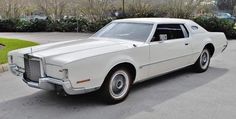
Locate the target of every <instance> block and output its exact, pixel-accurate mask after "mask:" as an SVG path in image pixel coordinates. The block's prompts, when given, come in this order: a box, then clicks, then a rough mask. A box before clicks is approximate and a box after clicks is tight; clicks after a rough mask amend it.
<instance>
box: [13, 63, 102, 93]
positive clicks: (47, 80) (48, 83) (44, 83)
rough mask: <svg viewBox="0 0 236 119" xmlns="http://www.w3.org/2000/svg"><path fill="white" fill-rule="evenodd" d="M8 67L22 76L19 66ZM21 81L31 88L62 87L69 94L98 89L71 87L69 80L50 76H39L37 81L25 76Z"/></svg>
mask: <svg viewBox="0 0 236 119" xmlns="http://www.w3.org/2000/svg"><path fill="white" fill-rule="evenodd" d="M9 68H10V70H11V72H12V73H13V74H15V75H17V76H22V77H24V76H23V74H24V71H23V70H24V69H23V68H20V67H18V66H17V65H9ZM23 81H24V82H25V83H26V84H27V85H28V86H30V87H32V88H38V89H44V90H50V91H57V87H62V89H63V90H64V91H65V92H66V93H67V94H69V95H77V94H84V93H89V92H92V91H96V90H98V89H99V87H96V88H89V89H87V88H85V87H81V88H73V87H72V85H71V82H70V81H69V80H68V81H63V80H59V79H55V78H51V77H43V78H39V81H38V82H33V81H30V80H27V79H25V78H23Z"/></svg>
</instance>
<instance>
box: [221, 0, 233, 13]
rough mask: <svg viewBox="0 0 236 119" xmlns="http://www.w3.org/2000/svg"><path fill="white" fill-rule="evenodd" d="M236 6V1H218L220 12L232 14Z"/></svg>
mask: <svg viewBox="0 0 236 119" xmlns="http://www.w3.org/2000/svg"><path fill="white" fill-rule="evenodd" d="M235 5H236V0H218V2H217V6H218V7H219V9H220V10H227V11H230V12H232V11H233V10H234V6H235Z"/></svg>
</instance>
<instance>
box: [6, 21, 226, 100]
mask: <svg viewBox="0 0 236 119" xmlns="http://www.w3.org/2000/svg"><path fill="white" fill-rule="evenodd" d="M227 45H228V42H227V39H226V37H225V35H224V33H212V32H208V31H206V30H205V29H204V28H202V27H201V26H199V25H198V24H196V23H195V22H193V21H191V20H184V19H171V18H135V19H122V20H115V21H113V22H111V23H110V24H108V25H107V26H105V27H104V28H102V29H101V30H100V31H98V32H97V33H96V34H94V35H93V36H92V37H90V38H88V39H84V40H73V41H65V42H58V43H52V44H46V45H40V46H35V47H31V48H25V49H20V50H15V51H12V52H10V53H9V58H8V59H9V67H10V69H11V71H12V73H13V74H15V75H17V76H22V77H23V81H24V82H25V83H26V84H28V86H30V87H34V88H39V89H45V90H55V91H64V92H66V93H67V94H69V95H76V94H83V93H88V92H92V91H96V90H100V93H101V94H102V95H103V96H104V99H106V100H107V101H108V102H112V103H118V102H121V101H123V100H124V99H125V98H126V97H127V96H128V94H129V91H130V86H131V85H132V84H134V83H137V82H140V81H144V80H146V79H150V78H153V77H156V76H160V75H163V74H166V73H168V72H171V71H175V70H177V69H180V68H184V67H187V66H192V67H193V69H194V70H195V71H196V72H204V71H206V70H207V69H208V67H209V64H210V59H211V57H213V56H215V55H217V54H219V53H221V52H223V51H224V50H225V49H226V47H227Z"/></svg>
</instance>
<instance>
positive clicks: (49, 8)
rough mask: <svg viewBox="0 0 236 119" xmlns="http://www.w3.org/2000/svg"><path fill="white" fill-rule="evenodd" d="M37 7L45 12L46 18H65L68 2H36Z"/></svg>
mask: <svg viewBox="0 0 236 119" xmlns="http://www.w3.org/2000/svg"><path fill="white" fill-rule="evenodd" d="M35 3H36V6H37V7H38V9H39V10H41V11H43V12H44V14H45V15H46V16H50V17H51V18H53V19H61V18H63V15H64V12H65V10H66V7H67V4H68V1H65V0H35Z"/></svg>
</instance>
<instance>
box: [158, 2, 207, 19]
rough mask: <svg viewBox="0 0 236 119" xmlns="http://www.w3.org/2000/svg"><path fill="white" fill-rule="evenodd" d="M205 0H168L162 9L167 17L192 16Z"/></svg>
mask: <svg viewBox="0 0 236 119" xmlns="http://www.w3.org/2000/svg"><path fill="white" fill-rule="evenodd" d="M202 1H203V0H167V3H165V5H164V6H165V7H163V9H162V10H164V11H166V14H167V17H175V18H190V17H192V16H193V14H194V13H195V12H196V10H197V8H198V7H199V6H200V4H201V2H202Z"/></svg>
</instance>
